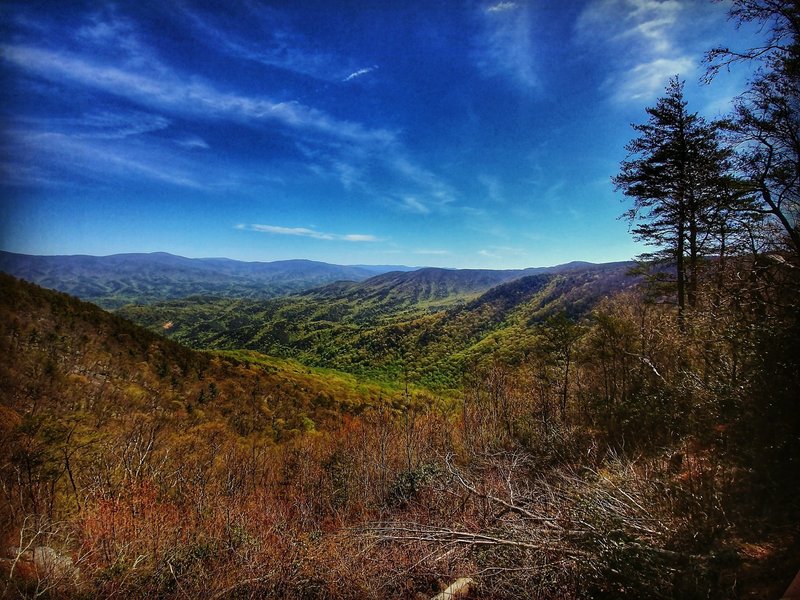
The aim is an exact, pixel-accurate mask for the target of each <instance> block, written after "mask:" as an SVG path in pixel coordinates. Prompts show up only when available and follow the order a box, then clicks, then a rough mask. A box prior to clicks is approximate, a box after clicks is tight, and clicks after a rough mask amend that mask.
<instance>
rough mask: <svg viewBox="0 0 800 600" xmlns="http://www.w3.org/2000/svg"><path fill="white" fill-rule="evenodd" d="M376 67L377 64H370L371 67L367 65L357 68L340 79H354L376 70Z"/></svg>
mask: <svg viewBox="0 0 800 600" xmlns="http://www.w3.org/2000/svg"><path fill="white" fill-rule="evenodd" d="M377 68H378V66H377V65H375V66H372V67H367V68H365V69H359V70H358V71H353V72H352V73H350V75H348V76H347V77H345V78H344V79H342V81H352V80H353V79H356V78H358V77H362V76H364V75H366V74H367V73H372V72H373V71H375V70H377Z"/></svg>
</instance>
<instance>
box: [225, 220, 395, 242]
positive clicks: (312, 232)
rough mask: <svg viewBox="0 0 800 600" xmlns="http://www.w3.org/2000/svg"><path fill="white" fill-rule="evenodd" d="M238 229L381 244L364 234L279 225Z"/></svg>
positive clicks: (238, 226)
mask: <svg viewBox="0 0 800 600" xmlns="http://www.w3.org/2000/svg"><path fill="white" fill-rule="evenodd" d="M236 229H246V230H250V231H258V232H261V233H270V234H274V235H290V236H297V237H307V238H312V239H315V240H327V241H343V242H379V241H381V239H380V238H378V237H376V236H374V235H369V234H363V233H345V234H339V233H325V232H323V231H317V230H316V229H309V228H307V227H281V226H279V225H260V224H253V225H249V226H248V225H237V226H236Z"/></svg>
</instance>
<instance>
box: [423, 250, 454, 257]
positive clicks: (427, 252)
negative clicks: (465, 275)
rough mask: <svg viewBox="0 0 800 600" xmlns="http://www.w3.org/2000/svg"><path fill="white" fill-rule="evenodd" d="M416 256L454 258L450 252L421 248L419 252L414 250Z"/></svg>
mask: <svg viewBox="0 0 800 600" xmlns="http://www.w3.org/2000/svg"><path fill="white" fill-rule="evenodd" d="M414 254H420V255H425V256H452V254H453V253H452V252H450V250H427V249H424V248H421V249H419V250H414Z"/></svg>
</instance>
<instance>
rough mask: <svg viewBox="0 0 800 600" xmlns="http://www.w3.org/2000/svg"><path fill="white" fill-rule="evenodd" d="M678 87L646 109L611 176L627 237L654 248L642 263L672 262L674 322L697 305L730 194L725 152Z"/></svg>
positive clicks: (670, 88)
mask: <svg viewBox="0 0 800 600" xmlns="http://www.w3.org/2000/svg"><path fill="white" fill-rule="evenodd" d="M686 107H687V102H686V100H685V99H684V96H683V82H681V81H679V80H678V78H677V77H674V78H673V79H671V80H670V82H669V85H668V86H667V89H666V95H665V96H664V97H662V98H660V99H659V100H658V101H657V102H656V105H655V106H654V107H650V108H647V109H646V110H647V113H648V115H649V119H648V121H647V123H644V124H640V125H634V126H633V128H634V129H635V130H636V131H637V132H638V133H639V136H638V137H637V138H635V139H633V140H632V141H631V142H629V143H628V145H627V146H626V150H627V151H628V153H629V154H628V157H627V159H626V160H624V161H623V162H622V164H621V166H620V173H619V174H618V175H616V176H615V177H614V178H613V182H614V185H615V186H616V188H617V189H619V190H622V191H623V193H624V194H625V195H626V196H628V197H631V198H633V201H634V204H633V207H632V208H631V209H630V210H628V211H626V212H625V213H624V215H623V216H624V217H625V218H627V219H628V220H629V221H630V223H631V225H632V233H633V235H634V237H635V238H636V239H638V240H640V241H644V242H645V243H646V244H648V245H652V246H656V247H657V248H658V249H657V250H656V251H655V252H652V253H647V254H645V255H643V257H642V258H644V259H645V260H651V259H657V260H664V261H669V262H674V263H675V265H676V287H677V303H678V319H679V323H681V324H682V323H683V319H684V313H685V310H686V307H687V306H688V307H689V308H692V307H694V306H695V304H696V302H697V283H698V278H699V271H700V266H701V261H702V258H703V256H704V255H705V254H708V253H710V252H713V251H714V247H713V244H712V241H713V240H714V239H715V236H714V232H715V231H717V230H719V225H720V223H719V222H720V219H722V218H723V216H724V211H723V210H721V208H722V207H723V206H725V205H726V204H729V203H730V201H731V197H732V192H731V180H730V178H729V177H728V175H727V173H728V170H729V166H730V165H729V158H730V152H729V151H728V150H726V149H725V148H723V147H722V145H721V143H720V141H719V135H718V131H717V128H716V126H715V125H713V124H709V123H707V122H706V121H705V120H704V119H703V118H702V117H700V116H698V115H697V113H690V112H689V111H688V110H687V108H686Z"/></svg>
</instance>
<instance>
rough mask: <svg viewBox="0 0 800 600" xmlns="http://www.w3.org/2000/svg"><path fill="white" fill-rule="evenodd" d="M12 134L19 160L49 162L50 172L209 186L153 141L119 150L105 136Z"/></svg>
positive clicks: (177, 184) (92, 177)
mask: <svg viewBox="0 0 800 600" xmlns="http://www.w3.org/2000/svg"><path fill="white" fill-rule="evenodd" d="M9 134H10V137H11V138H12V139H13V140H14V143H15V150H16V156H17V159H18V160H19V159H22V160H24V159H25V158H30V159H31V160H30V161H29V163H28V164H30V163H35V162H39V163H41V164H44V165H47V172H49V173H58V172H63V171H65V170H66V171H68V172H71V173H80V174H81V177H82V178H84V179H85V178H91V179H94V180H98V181H103V180H106V179H107V178H108V177H109V176H112V175H113V176H115V177H120V176H122V177H137V178H145V179H149V180H152V181H158V182H161V183H167V184H169V185H174V186H179V187H184V188H191V189H197V190H203V189H206V187H207V186H206V184H204V183H203V181H201V180H198V179H197V177H196V176H195V174H194V170H193V169H192V168H191V165H187V164H183V165H181V164H179V163H178V162H177V161H176V160H175V159H174V157H172V156H171V155H170V153H169V152H166V151H163V150H162V149H160V148H159V147H158V146H155V145H152V144H148V145H145V146H140V145H137V144H134V143H132V142H129V143H128V144H127V145H126V147H125V150H124V151H120V149H119V148H117V147H116V145H115V144H113V143H112V142H109V141H108V140H106V139H103V138H86V137H84V138H81V137H75V136H69V135H65V134H63V133H54V132H38V131H20V130H12V131H10V132H9ZM24 164H25V163H23V165H24ZM50 177H56V176H55V175H51V176H50Z"/></svg>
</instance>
